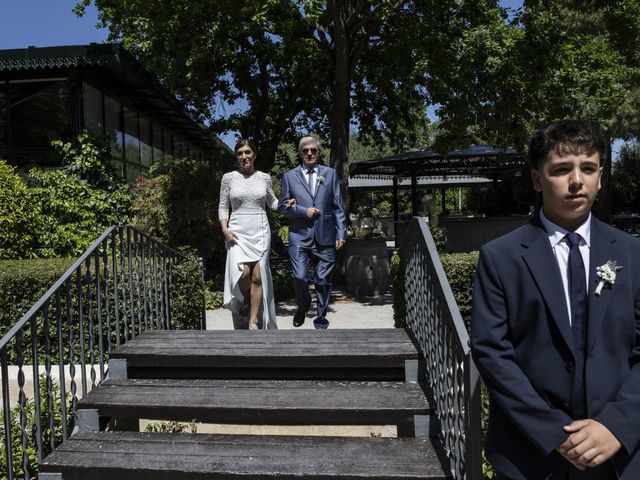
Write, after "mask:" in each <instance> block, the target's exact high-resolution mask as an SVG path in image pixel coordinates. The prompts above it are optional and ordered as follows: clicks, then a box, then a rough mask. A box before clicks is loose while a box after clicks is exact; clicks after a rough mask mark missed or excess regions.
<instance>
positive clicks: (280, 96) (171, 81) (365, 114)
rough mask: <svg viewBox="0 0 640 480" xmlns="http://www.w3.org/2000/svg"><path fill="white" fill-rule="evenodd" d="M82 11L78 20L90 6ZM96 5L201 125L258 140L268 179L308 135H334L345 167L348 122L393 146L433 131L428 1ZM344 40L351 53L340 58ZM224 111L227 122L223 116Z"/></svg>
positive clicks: (432, 31)
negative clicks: (424, 61) (424, 51)
mask: <svg viewBox="0 0 640 480" xmlns="http://www.w3.org/2000/svg"><path fill="white" fill-rule="evenodd" d="M79 3H80V6H79V7H78V8H77V9H76V11H77V13H79V14H82V12H83V6H84V5H86V4H88V3H89V0H81V1H80V2H79ZM94 3H95V5H96V7H97V8H98V12H99V17H100V19H101V21H102V22H103V25H104V26H107V27H108V28H109V30H110V40H116V41H122V42H123V44H124V46H125V47H126V48H127V49H129V50H131V51H132V52H133V53H134V55H136V56H137V57H138V58H139V59H140V60H141V61H142V62H143V63H144V65H145V66H146V67H147V68H149V69H150V70H151V71H153V72H155V73H156V74H157V75H159V76H160V78H161V80H162V81H163V84H164V85H166V86H167V87H168V88H169V89H170V90H171V91H172V92H173V93H174V94H176V95H177V96H178V97H179V98H181V99H183V100H184V101H185V102H186V103H187V104H188V105H189V106H190V107H192V109H193V111H194V113H195V114H196V115H197V116H198V119H199V120H208V121H209V122H210V124H211V126H212V129H213V131H216V132H223V131H228V130H232V131H239V132H240V133H241V135H242V136H245V137H246V136H250V137H252V138H253V139H254V140H255V141H256V143H257V145H258V147H259V150H260V155H259V158H258V160H257V161H258V168H259V169H261V170H265V171H269V170H270V167H271V165H272V164H273V163H274V159H275V156H276V152H277V151H278V146H279V145H281V144H282V143H285V142H288V141H292V140H295V139H296V138H297V137H299V135H300V133H301V132H304V131H314V130H315V131H318V132H326V134H327V136H329V135H330V137H331V140H332V147H333V148H334V149H336V148H340V149H343V153H344V154H345V155H344V158H337V157H336V156H335V152H334V151H333V150H332V157H333V158H332V161H334V162H335V161H338V162H340V161H343V160H345V161H346V154H347V153H348V151H347V149H346V145H347V143H348V135H349V125H350V123H351V121H353V123H355V124H358V125H359V128H360V129H361V130H362V132H363V134H364V135H366V136H367V137H369V138H372V139H373V138H378V137H382V136H385V134H386V133H387V132H390V135H388V140H389V141H390V142H391V143H392V144H393V145H396V146H399V145H405V146H406V145H410V144H411V145H413V144H416V143H417V142H418V141H420V135H422V133H423V131H424V130H425V128H426V127H425V125H426V124H427V123H428V122H427V115H426V112H425V106H426V101H427V99H428V98H427V92H426V90H425V84H426V75H425V72H424V70H423V69H421V68H420V66H419V65H416V62H415V50H416V48H417V45H419V43H420V42H427V41H428V39H430V38H431V36H434V37H435V36H436V35H437V34H438V32H437V31H436V30H437V27H438V25H437V24H436V23H433V22H431V21H430V20H431V16H430V15H429V13H430V11H429V8H430V5H429V3H430V2H426V3H425V2H418V1H413V0H412V1H406V2H389V1H387V0H377V1H375V2H370V4H367V5H366V6H365V7H364V8H363V6H362V4H361V2H359V1H355V0H349V1H345V2H339V3H337V4H336V3H332V2H329V3H327V2H317V1H315V0H305V1H292V0H273V1H269V2H264V1H259V0H250V1H245V2H242V3H240V4H236V3H234V2H230V1H229V0H215V1H212V0H194V1H191V2H186V3H179V2H169V3H167V4H165V5H164V6H163V8H158V6H157V5H156V4H154V3H152V2H151V3H150V2H147V1H144V0H95V1H94ZM338 5H340V8H338ZM329 32H331V33H329ZM338 37H340V38H344V39H345V41H346V45H345V46H344V48H345V51H346V52H348V53H347V54H341V53H338V46H337V45H336V42H335V39H336V38H338ZM381 38H383V39H384V41H381V40H380V39H381ZM336 78H340V79H341V81H334V80H335V79H336ZM352 97H353V101H352ZM221 102H222V103H226V104H228V105H230V106H231V108H229V112H230V113H228V114H226V115H220V109H219V108H218V105H220V104H221ZM245 102H246V106H247V107H246V110H244V111H239V109H238V108H237V106H238V105H239V104H241V103H242V104H245ZM331 112H334V113H335V114H334V115H331Z"/></svg>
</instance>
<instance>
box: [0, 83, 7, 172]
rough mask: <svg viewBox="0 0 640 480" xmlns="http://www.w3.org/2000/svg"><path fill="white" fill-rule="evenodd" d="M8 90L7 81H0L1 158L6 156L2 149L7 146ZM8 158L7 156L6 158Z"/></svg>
mask: <svg viewBox="0 0 640 480" xmlns="http://www.w3.org/2000/svg"><path fill="white" fill-rule="evenodd" d="M7 110H8V105H7V91H6V89H5V83H4V82H1V83H0V158H3V157H5V155H3V154H2V151H3V150H4V149H6V148H7ZM4 160H6V158H4Z"/></svg>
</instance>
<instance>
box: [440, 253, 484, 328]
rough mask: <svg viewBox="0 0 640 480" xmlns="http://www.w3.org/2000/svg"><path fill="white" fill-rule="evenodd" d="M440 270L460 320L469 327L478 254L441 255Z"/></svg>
mask: <svg viewBox="0 0 640 480" xmlns="http://www.w3.org/2000/svg"><path fill="white" fill-rule="evenodd" d="M440 261H441V262H442V268H444V272H445V274H446V275H447V280H449V285H450V286H451V290H452V292H453V296H454V297H455V299H456V303H457V304H458V308H459V309H460V314H461V315H462V319H463V320H464V322H465V325H466V326H467V330H469V327H470V326H471V302H472V296H473V275H474V273H475V271H476V265H477V264H478V252H470V253H449V254H441V255H440Z"/></svg>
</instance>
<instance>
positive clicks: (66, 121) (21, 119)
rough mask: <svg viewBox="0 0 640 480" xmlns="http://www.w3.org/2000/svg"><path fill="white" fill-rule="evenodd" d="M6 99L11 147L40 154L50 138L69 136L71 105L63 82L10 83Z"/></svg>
mask: <svg viewBox="0 0 640 480" xmlns="http://www.w3.org/2000/svg"><path fill="white" fill-rule="evenodd" d="M9 100H10V102H11V105H10V107H9V108H11V132H12V136H13V148H16V149H18V150H22V151H31V152H33V151H42V152H43V153H44V152H46V151H51V141H52V140H57V139H63V140H68V139H69V138H71V136H72V133H73V129H72V112H73V108H72V99H71V94H70V92H69V88H68V86H67V84H66V82H65V81H55V82H51V81H37V82H24V83H10V84H9ZM43 161H45V162H46V159H45V158H43Z"/></svg>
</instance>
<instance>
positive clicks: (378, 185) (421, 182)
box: [349, 175, 493, 191]
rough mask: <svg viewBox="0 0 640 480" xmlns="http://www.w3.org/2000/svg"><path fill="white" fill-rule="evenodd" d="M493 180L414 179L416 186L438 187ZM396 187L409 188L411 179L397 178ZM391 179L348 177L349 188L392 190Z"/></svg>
mask: <svg viewBox="0 0 640 480" xmlns="http://www.w3.org/2000/svg"><path fill="white" fill-rule="evenodd" d="M491 182H493V180H491V179H490V178H485V177H469V176H466V175H454V176H439V177H419V178H418V179H417V180H416V185H417V187H418V188H439V187H470V186H477V185H482V184H487V183H491ZM397 188H398V189H400V190H408V189H410V188H411V179H410V178H408V177H400V178H398V183H397ZM392 189H393V179H391V178H370V177H362V176H361V177H355V178H354V177H351V178H349V190H353V191H369V190H375V191H380V190H392Z"/></svg>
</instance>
